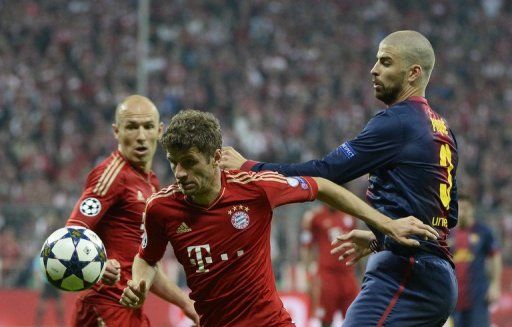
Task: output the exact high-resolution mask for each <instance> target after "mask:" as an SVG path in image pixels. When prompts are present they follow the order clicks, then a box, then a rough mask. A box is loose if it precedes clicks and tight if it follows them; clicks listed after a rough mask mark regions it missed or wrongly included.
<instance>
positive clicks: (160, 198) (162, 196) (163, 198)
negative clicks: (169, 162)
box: [146, 184, 183, 210]
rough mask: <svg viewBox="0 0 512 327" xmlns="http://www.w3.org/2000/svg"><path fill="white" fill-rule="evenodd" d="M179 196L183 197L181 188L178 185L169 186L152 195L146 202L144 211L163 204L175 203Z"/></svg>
mask: <svg viewBox="0 0 512 327" xmlns="http://www.w3.org/2000/svg"><path fill="white" fill-rule="evenodd" d="M179 196H183V192H182V190H181V188H180V187H179V186H178V184H171V185H169V186H168V187H164V188H162V189H161V190H160V191H158V192H156V193H153V194H152V195H151V196H150V197H149V198H148V199H147V200H146V210H148V209H149V208H152V207H155V206H156V205H158V204H160V203H163V202H164V203H165V202H169V201H175V200H177V199H178V197H179Z"/></svg>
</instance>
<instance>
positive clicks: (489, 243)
mask: <svg viewBox="0 0 512 327" xmlns="http://www.w3.org/2000/svg"><path fill="white" fill-rule="evenodd" d="M484 235H485V245H484V252H485V255H486V256H493V255H494V254H496V253H498V252H499V251H500V247H499V244H498V240H497V239H496V237H494V234H493V232H492V230H491V229H490V228H488V227H487V226H484Z"/></svg>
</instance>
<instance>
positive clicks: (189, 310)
mask: <svg viewBox="0 0 512 327" xmlns="http://www.w3.org/2000/svg"><path fill="white" fill-rule="evenodd" d="M181 310H182V311H183V313H184V314H185V316H187V317H189V318H190V320H192V321H193V322H194V326H195V327H199V315H198V314H197V312H196V309H195V308H194V301H192V300H189V301H188V302H187V305H185V307H183V308H181Z"/></svg>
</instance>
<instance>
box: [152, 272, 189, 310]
mask: <svg viewBox="0 0 512 327" xmlns="http://www.w3.org/2000/svg"><path fill="white" fill-rule="evenodd" d="M157 267H158V268H157V271H156V274H155V278H154V280H153V285H152V286H151V292H153V293H154V294H156V295H157V296H159V297H160V298H162V299H164V300H165V301H167V302H170V303H173V304H175V305H177V306H179V307H180V308H182V309H183V308H185V307H186V306H187V305H188V304H189V302H190V299H189V298H188V296H187V295H186V294H185V293H184V292H183V291H182V290H181V288H179V287H178V285H176V284H175V283H173V282H172V281H170V280H169V278H167V276H166V275H165V274H164V272H163V271H162V268H161V267H160V264H158V265H157Z"/></svg>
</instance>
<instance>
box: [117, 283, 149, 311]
mask: <svg viewBox="0 0 512 327" xmlns="http://www.w3.org/2000/svg"><path fill="white" fill-rule="evenodd" d="M127 284H128V286H127V287H125V288H124V290H123V294H122V295H121V300H119V303H121V304H122V305H124V306H125V307H128V308H131V309H138V308H140V307H141V306H142V304H144V301H145V300H146V294H147V292H146V281H145V280H143V279H142V280H141V281H139V283H136V282H134V281H133V280H129V281H128V283H127Z"/></svg>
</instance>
